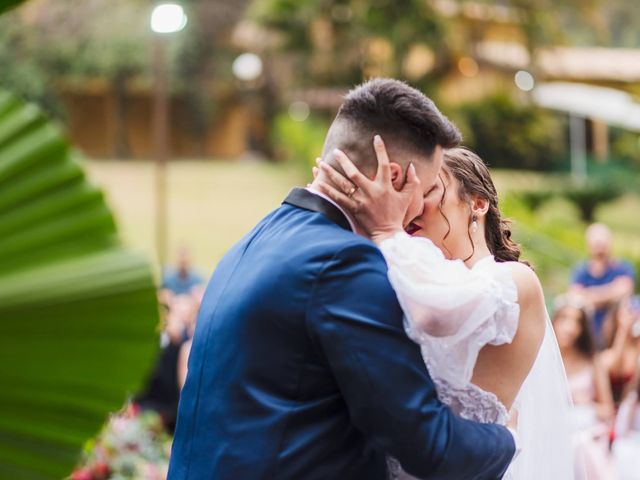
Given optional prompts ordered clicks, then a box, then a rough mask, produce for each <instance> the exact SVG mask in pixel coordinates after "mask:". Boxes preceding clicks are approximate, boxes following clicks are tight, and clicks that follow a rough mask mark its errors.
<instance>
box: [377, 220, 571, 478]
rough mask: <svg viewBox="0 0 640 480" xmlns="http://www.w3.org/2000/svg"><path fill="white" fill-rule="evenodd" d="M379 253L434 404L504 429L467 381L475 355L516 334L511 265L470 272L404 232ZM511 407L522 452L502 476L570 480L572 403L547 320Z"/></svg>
mask: <svg viewBox="0 0 640 480" xmlns="http://www.w3.org/2000/svg"><path fill="white" fill-rule="evenodd" d="M380 250H381V251H382V253H383V255H384V257H385V260H386V261H387V265H388V267H389V279H390V282H391V284H392V286H393V288H394V290H395V291H396V294H397V295H398V299H399V302H400V305H401V306H402V309H403V311H404V313H405V329H406V332H407V335H408V336H409V337H410V338H411V339H412V340H414V341H415V342H416V343H418V344H419V345H420V347H421V350H422V356H423V359H424V362H425V364H426V366H427V368H428V370H429V373H430V374H431V377H432V378H433V381H434V383H435V385H436V388H437V391H438V397H439V398H440V400H441V401H442V402H443V403H445V404H446V405H448V406H449V407H450V408H451V409H452V410H453V412H454V413H455V414H457V415H459V416H461V417H463V418H466V419H468V420H474V421H477V422H482V423H497V424H501V425H505V424H506V423H507V421H508V420H509V413H508V412H507V409H506V408H505V406H504V405H503V404H502V403H501V402H500V401H499V400H498V398H497V397H496V396H495V395H494V394H493V393H491V392H487V391H485V390H482V389H480V388H479V387H477V386H476V385H474V384H473V383H471V378H472V375H473V369H474V367H475V364H476V360H477V358H478V353H479V352H480V350H481V349H482V348H483V347H484V346H485V345H503V344H506V343H510V342H511V341H512V340H513V337H514V336H515V334H516V331H517V329H518V320H519V314H520V306H519V304H518V291H517V288H516V285H515V283H514V281H513V278H512V275H511V267H510V266H509V265H507V264H504V263H498V262H496V261H495V260H494V259H493V257H486V258H483V259H481V260H479V261H478V262H476V264H475V265H474V266H473V268H472V269H469V268H467V267H466V266H465V265H464V263H463V262H462V261H460V260H456V261H451V260H447V259H446V258H445V257H444V255H443V254H442V252H441V251H440V249H438V248H437V247H436V246H435V245H434V244H433V243H432V242H431V241H429V240H427V239H424V238H420V237H410V236H409V235H407V234H405V233H404V232H401V233H398V234H396V235H395V236H394V237H392V238H389V239H387V240H385V241H384V242H382V244H381V245H380ZM541 397H542V398H541ZM515 407H516V408H517V409H518V429H517V433H518V437H519V439H520V442H521V447H522V452H521V453H520V454H519V455H518V457H517V459H516V460H515V461H514V462H513V464H512V465H511V467H510V468H509V470H508V471H507V474H506V476H505V477H504V478H506V479H513V480H534V479H535V480H539V479H553V480H567V479H571V478H573V476H572V464H571V447H570V436H569V435H570V434H569V425H568V422H567V421H566V419H567V417H568V415H567V412H568V409H569V408H570V397H569V391H568V387H567V383H566V376H565V374H564V367H563V365H562V360H561V358H560V355H559V350H558V346H557V343H556V341H555V335H554V334H553V330H552V328H551V325H550V322H549V321H548V319H547V327H546V332H545V337H544V340H543V342H542V346H541V348H540V351H539V353H538V357H537V359H536V362H535V364H534V367H533V368H532V370H531V372H530V373H529V376H528V377H527V379H526V380H525V382H524V384H523V386H522V388H521V390H520V392H519V394H518V397H517V399H516V403H515ZM545 410H546V411H545ZM549 437H554V438H553V439H552V440H549ZM389 471H390V478H392V479H410V478H412V477H411V476H409V475H408V474H407V473H405V472H403V471H402V469H401V467H400V465H399V463H398V462H397V461H395V460H394V459H389Z"/></svg>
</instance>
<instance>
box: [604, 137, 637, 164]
mask: <svg viewBox="0 0 640 480" xmlns="http://www.w3.org/2000/svg"><path fill="white" fill-rule="evenodd" d="M610 139H611V156H612V157H613V158H616V159H620V160H622V161H623V162H625V163H626V164H627V165H629V166H631V167H632V168H636V169H637V168H639V167H640V134H638V132H630V131H627V130H622V129H619V128H611V129H610Z"/></svg>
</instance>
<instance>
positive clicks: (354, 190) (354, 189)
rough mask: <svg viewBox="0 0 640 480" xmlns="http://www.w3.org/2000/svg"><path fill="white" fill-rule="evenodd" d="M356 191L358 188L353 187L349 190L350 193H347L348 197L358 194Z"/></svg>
mask: <svg viewBox="0 0 640 480" xmlns="http://www.w3.org/2000/svg"><path fill="white" fill-rule="evenodd" d="M356 190H358V188H357V187H351V190H349V193H347V197H349V198H351V197H353V194H354V193H356Z"/></svg>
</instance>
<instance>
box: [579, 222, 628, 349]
mask: <svg viewBox="0 0 640 480" xmlns="http://www.w3.org/2000/svg"><path fill="white" fill-rule="evenodd" d="M586 238H587V248H588V250H589V258H588V260H587V261H586V262H584V263H582V264H580V265H579V266H578V267H577V268H576V269H575V270H574V272H573V276H572V279H571V288H570V292H571V293H573V294H578V295H580V296H582V297H583V298H584V299H585V300H586V301H588V302H589V303H590V304H591V305H592V306H593V307H594V308H595V315H594V317H593V322H594V323H593V327H594V333H595V336H596V341H597V347H598V349H602V348H603V347H604V341H603V338H602V335H601V333H602V324H603V323H604V320H605V317H606V315H607V310H608V309H609V308H610V307H611V306H613V305H615V304H616V303H617V302H619V301H621V300H622V299H623V298H625V297H628V296H629V295H631V294H632V293H633V289H634V284H635V272H634V269H633V267H632V266H631V264H629V263H627V262H624V261H621V260H616V259H614V258H613V257H612V236H611V231H610V230H609V229H608V228H607V227H606V226H605V225H603V224H601V223H594V224H593V225H591V226H590V227H589V228H587V233H586Z"/></svg>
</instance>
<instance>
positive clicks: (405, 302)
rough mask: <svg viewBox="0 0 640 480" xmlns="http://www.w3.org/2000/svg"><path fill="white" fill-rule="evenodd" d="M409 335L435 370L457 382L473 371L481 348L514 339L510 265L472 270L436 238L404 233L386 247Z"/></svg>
mask: <svg viewBox="0 0 640 480" xmlns="http://www.w3.org/2000/svg"><path fill="white" fill-rule="evenodd" d="M380 250H381V251H382V254H383V255H384V257H385V260H386V262H387V265H388V268H389V280H390V282H391V285H392V286H393V288H394V290H395V292H396V294H397V296H398V300H399V301H400V305H401V306H402V309H403V311H404V314H405V328H406V331H407V334H408V335H409V337H410V338H411V339H412V340H414V341H415V342H417V343H418V344H420V345H421V347H422V351H423V356H424V358H425V362H426V363H427V366H428V367H429V369H430V370H431V372H432V373H433V372H436V374H437V376H438V377H440V378H442V379H444V380H447V381H448V382H449V383H450V384H451V385H453V386H464V385H465V384H467V383H468V382H469V381H470V380H471V377H472V375H473V368H474V366H475V364H476V360H477V358H478V353H479V352H480V349H482V347H484V346H485V345H487V344H491V345H502V344H505V343H510V342H511V341H512V340H513V337H514V336H515V333H516V330H517V328H518V318H519V314H520V307H519V305H518V303H517V300H518V292H517V289H516V286H515V283H514V281H513V278H512V276H511V270H510V268H509V266H508V265H506V264H501V263H497V262H495V261H494V260H493V258H492V257H489V258H486V259H482V260H480V261H479V262H477V263H476V265H474V267H473V268H472V269H469V268H467V267H466V266H465V264H464V263H463V262H462V261H461V260H447V259H446V258H445V257H444V255H443V254H442V251H441V250H440V249H439V248H437V247H436V246H435V245H434V244H433V243H432V242H431V241H430V240H428V239H426V238H421V237H411V236H409V235H407V234H406V233H404V232H399V233H397V234H396V235H395V236H393V237H391V238H389V239H387V240H385V241H383V242H382V244H381V245H380Z"/></svg>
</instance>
